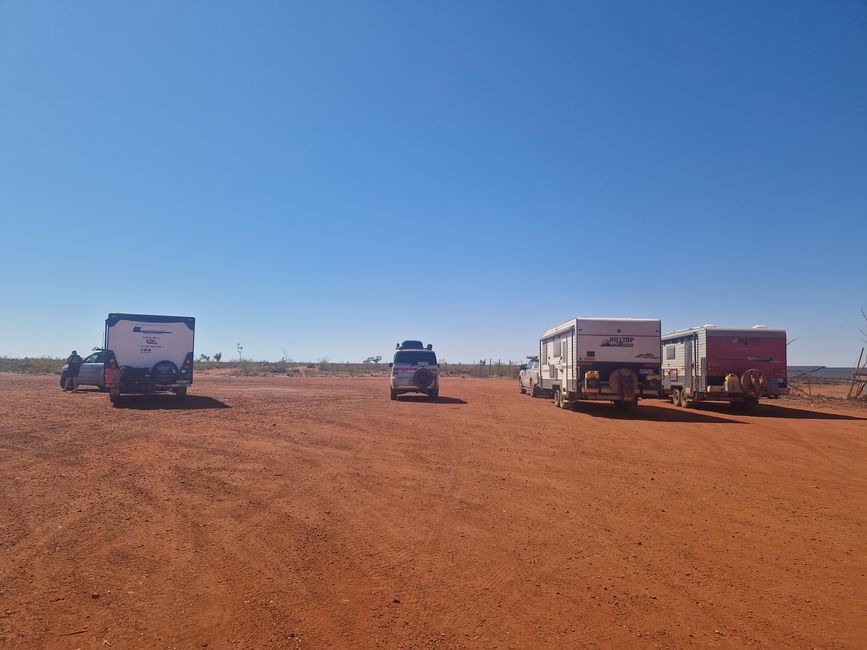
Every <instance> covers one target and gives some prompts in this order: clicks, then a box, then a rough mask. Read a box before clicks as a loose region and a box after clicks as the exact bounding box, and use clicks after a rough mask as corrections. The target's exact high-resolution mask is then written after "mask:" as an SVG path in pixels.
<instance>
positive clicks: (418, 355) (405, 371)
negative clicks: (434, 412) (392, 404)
mask: <svg viewBox="0 0 867 650" xmlns="http://www.w3.org/2000/svg"><path fill="white" fill-rule="evenodd" d="M388 365H389V367H390V368H391V399H397V396H398V395H399V394H400V393H424V394H426V395H427V396H428V397H429V398H430V399H432V400H435V399H437V398H438V397H439V395H440V371H439V366H437V355H436V353H435V352H434V351H433V346H432V345H428V346H427V347H424V346H423V345H422V343H421V341H404V342H403V343H399V344H398V345H397V352H395V353H394V362H393V363H390V364H388Z"/></svg>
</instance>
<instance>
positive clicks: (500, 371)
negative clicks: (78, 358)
mask: <svg viewBox="0 0 867 650" xmlns="http://www.w3.org/2000/svg"><path fill="white" fill-rule="evenodd" d="M64 363H66V359H61V358H57V357H24V358H14V357H0V372H17V373H23V374H28V375H59V374H60V369H61V368H62V367H63V364H64ZM193 365H194V368H195V370H213V369H215V368H220V369H225V370H228V371H229V374H232V375H236V376H240V377H255V376H269V375H271V376H273V375H289V376H300V375H308V376H315V375H319V374H321V375H332V376H345V377H369V376H371V375H372V376H387V375H388V374H389V373H390V372H391V370H390V368H389V367H388V364H387V363H338V362H334V361H329V360H328V359H320V360H319V362H317V363H311V362H295V361H291V360H282V361H226V362H222V363H220V362H217V361H201V360H199V361H196V362H195V363H194V364H193ZM440 372H441V373H442V374H443V375H448V376H468V377H517V376H518V366H517V365H514V364H512V365H509V364H505V363H493V364H491V365H480V364H478V363H445V362H441V363H440Z"/></svg>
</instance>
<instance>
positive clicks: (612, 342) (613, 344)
mask: <svg viewBox="0 0 867 650" xmlns="http://www.w3.org/2000/svg"><path fill="white" fill-rule="evenodd" d="M634 340H635V338H634V337H632V336H609V337H608V340H607V341H604V342H603V343H602V344H601V346H602V347H603V348H631V347H633V341H634Z"/></svg>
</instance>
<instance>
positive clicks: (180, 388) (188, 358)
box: [105, 314, 196, 402]
mask: <svg viewBox="0 0 867 650" xmlns="http://www.w3.org/2000/svg"><path fill="white" fill-rule="evenodd" d="M195 332H196V319H195V318H192V317H189V316H154V315H147V314H109V315H108V318H106V320H105V349H106V350H108V351H109V357H110V359H112V358H113V359H116V360H117V365H118V366H119V367H120V383H118V384H114V385H110V386H108V388H109V394H110V396H111V401H112V402H114V401H115V400H116V399H117V398H118V396H119V395H120V394H121V393H152V392H156V391H171V392H173V393H174V394H175V395H177V396H178V397H179V398H181V399H183V398H184V397H186V395H187V388H188V387H189V386H190V385H191V384H192V383H193V343H194V339H195Z"/></svg>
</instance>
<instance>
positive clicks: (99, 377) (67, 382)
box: [60, 350, 114, 391]
mask: <svg viewBox="0 0 867 650" xmlns="http://www.w3.org/2000/svg"><path fill="white" fill-rule="evenodd" d="M112 356H114V355H113V354H112V353H111V350H97V351H95V352H94V353H93V354H91V355H89V356H87V357H85V358H84V359H83V360H82V362H81V364H80V365H79V366H78V373H77V374H76V373H75V370H74V369H72V368H70V367H69V365H68V364H64V365H63V369H62V370H61V371H60V387H61V388H62V389H63V390H73V389H75V388H78V387H79V386H97V387H98V388H99V390H102V391H104V390H107V389H106V387H105V366H106V363H107V362H108V360H109V358H110V357H112Z"/></svg>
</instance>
